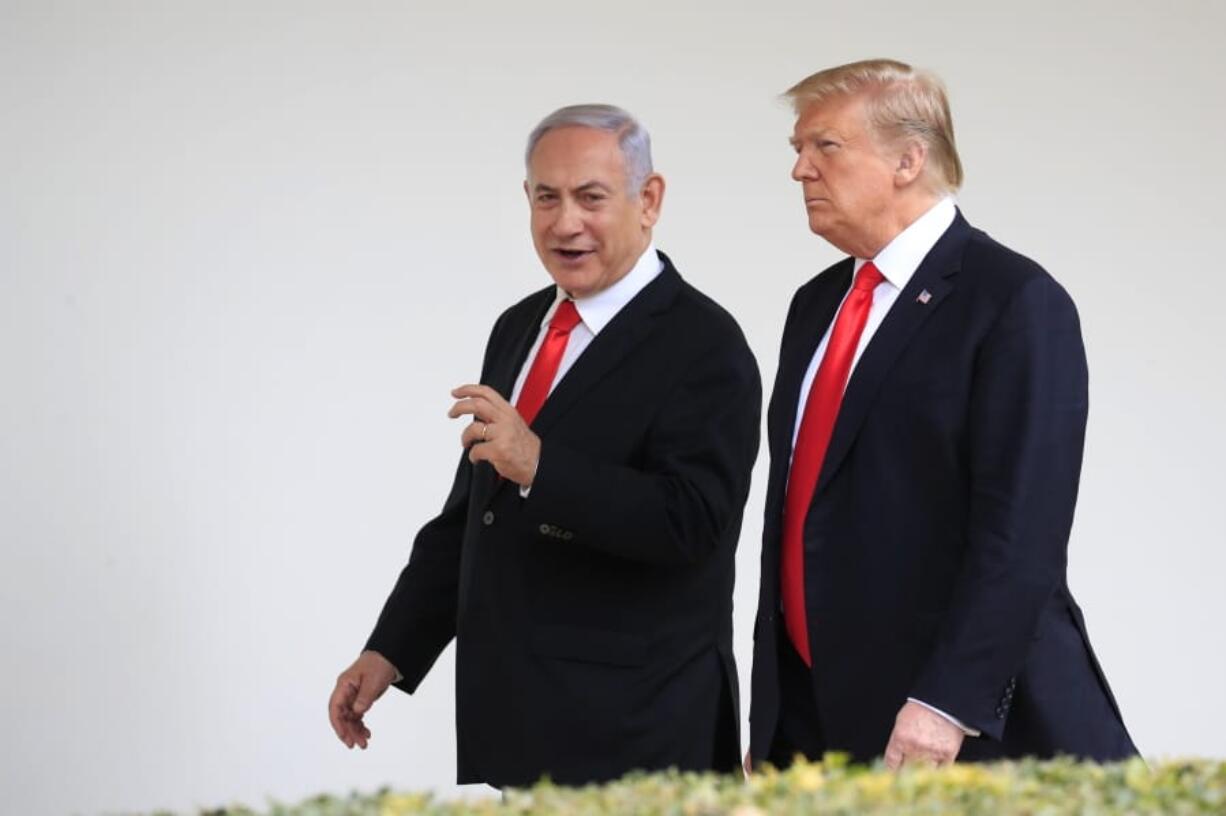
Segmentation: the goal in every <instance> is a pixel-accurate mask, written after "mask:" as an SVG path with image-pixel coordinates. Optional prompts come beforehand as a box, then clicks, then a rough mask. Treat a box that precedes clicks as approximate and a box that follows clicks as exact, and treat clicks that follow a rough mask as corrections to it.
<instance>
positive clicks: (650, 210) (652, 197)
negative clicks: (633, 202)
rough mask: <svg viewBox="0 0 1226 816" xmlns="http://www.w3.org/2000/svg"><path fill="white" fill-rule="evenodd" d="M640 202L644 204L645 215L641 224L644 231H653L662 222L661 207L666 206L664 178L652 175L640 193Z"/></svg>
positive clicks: (640, 219) (640, 221) (641, 218)
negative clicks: (657, 223) (658, 222)
mask: <svg viewBox="0 0 1226 816" xmlns="http://www.w3.org/2000/svg"><path fill="white" fill-rule="evenodd" d="M639 200H640V201H642V203H643V213H642V216H641V217H640V218H639V223H640V224H642V226H643V229H651V228H652V227H654V226H655V225H656V222H657V221H659V220H660V207H662V206H663V205H664V176H661V175H660V174H659V173H652V174H651V175H650V176H648V177H647V180H646V181H644V182H643V188H642V190H640V191H639Z"/></svg>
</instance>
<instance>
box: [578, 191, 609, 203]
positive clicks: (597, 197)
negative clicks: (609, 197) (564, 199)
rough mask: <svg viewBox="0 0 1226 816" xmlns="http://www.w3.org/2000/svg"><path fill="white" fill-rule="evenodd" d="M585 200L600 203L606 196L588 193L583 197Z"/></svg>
mask: <svg viewBox="0 0 1226 816" xmlns="http://www.w3.org/2000/svg"><path fill="white" fill-rule="evenodd" d="M583 200H584V201H585V202H587V203H588V204H599V203H600V202H602V201H604V196H602V195H600V194H599V193H588V194H587V195H585V196H584V197H583Z"/></svg>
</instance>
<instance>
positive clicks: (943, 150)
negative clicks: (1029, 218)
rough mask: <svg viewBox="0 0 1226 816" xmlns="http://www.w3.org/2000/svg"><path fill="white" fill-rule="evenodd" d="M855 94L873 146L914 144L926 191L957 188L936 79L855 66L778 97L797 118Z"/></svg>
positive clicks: (950, 133) (866, 63)
mask: <svg viewBox="0 0 1226 816" xmlns="http://www.w3.org/2000/svg"><path fill="white" fill-rule="evenodd" d="M858 94H864V95H865V99H866V104H865V111H866V114H867V117H868V124H869V127H870V129H871V130H872V131H873V133H874V135H875V136H876V137H877V138H878V139H879V140H881V141H883V142H886V143H892V144H897V143H898V142H901V141H906V140H908V139H915V140H918V141H919V142H921V143H922V144H923V145H924V146H925V147H926V148H927V151H928V160H927V162H926V164H925V174H926V175H927V178H928V182H929V184H930V185H931V186H933V187H935V188H936V189H937V190H942V191H945V192H953V191H955V190H957V189H958V188H959V187H960V186H961V185H962V162H961V160H960V159H959V158H958V148H957V145H956V144H955V143H954V121H953V117H952V116H951V115H950V113H949V98H948V97H947V96H946V94H945V85H944V83H942V82H941V80H940V79H939V78H938V77H937V75H936V74H933V73H931V72H929V71H920V70H916V69H914V68H912V67H911V66H910V65H907V64H906V63H905V62H899V61H897V60H890V59H871V60H861V61H860V62H850V63H848V64H846V65H839V66H836V67H834V68H827V69H826V70H824V71H818V72H817V73H816V74H813V75H812V76H809V77H805V78H804V79H802V80H801V81H800V82H797V83H796V84H795V85H793V86H792V87H791V88H788V89H787V90H786V91H785V92H784V94H783V95H784V96H785V97H787V98H789V99H790V100H791V101H792V107H793V109H794V110H795V111H796V115H797V116H799V115H800V114H801V113H802V112H803V111H804V110H805V109H806V108H808V107H809V106H810V105H812V104H814V103H817V102H822V101H824V100H826V99H829V98H831V97H834V96H854V95H858Z"/></svg>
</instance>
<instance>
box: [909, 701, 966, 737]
mask: <svg viewBox="0 0 1226 816" xmlns="http://www.w3.org/2000/svg"><path fill="white" fill-rule="evenodd" d="M907 702H908V703H915V704H916V705H918V706H923V707H924V708H926V709H928V710H929V711H931V712H932V713H933V714H938V715H940V716H941V717H944V718H945V719H947V720H949V721H950V722H951V723H953V724H954V725H956V726H958V728H960V729H962V733H963V734H965V735H966V736H968V737H977V736H979V735H980V733H981V732H980V731H979V729H977V728H971V727H970V726H968V725H966V724H965V723H964V722H962V720H959V719H958V718H957V717H952V716H950V715H949V714H946V713H945V712H944V711H942V710H941V709H939V708H937V707H936V706H930V705H928V704H927V703H925V702H924V701H923V700H917V699H915V698H914V697H908V698H907Z"/></svg>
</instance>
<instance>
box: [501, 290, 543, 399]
mask: <svg viewBox="0 0 1226 816" xmlns="http://www.w3.org/2000/svg"><path fill="white" fill-rule="evenodd" d="M556 293H557V288H556V287H553V286H550V287H549V288H548V289H544V290H542V291H540V292H538V293H537V294H535V295H533V296H532V297H531V298H529V300H528V303H527V304H526V307H525V308H524V309H523V315H522V316H520V317H519V318H518V319H517V320H516V325H512V326H509V327H508V328H507V331H506V334H507V337H508V338H510V342H508V343H507V345H506V347H505V349H502V350H500V351H499V355H498V357H497V358H495V360H494V361H493V362H492V363H491V365H490V370H489V372H487V373H488V377H487V379H486V380H485V384H486V385H488V386H490V387H491V388H493V389H494V390H496V391H497V392H498V393H499V394H501V395H502V397H503V399H505V400H507V401H508V402H510V400H511V392H512V391H513V390H515V378H516V377H518V376H519V371H520V369H521V368H523V366H524V363H525V362H526V361H527V359H528V352H529V351H531V350H532V344H533V343H535V342H536V338H537V336H538V335H539V334H540V333H541V321H543V320H544V319H545V314H546V313H547V312H548V311H549V307H550V306H552V305H553V301H554V299H555V298H556V296H557V294H556Z"/></svg>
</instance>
